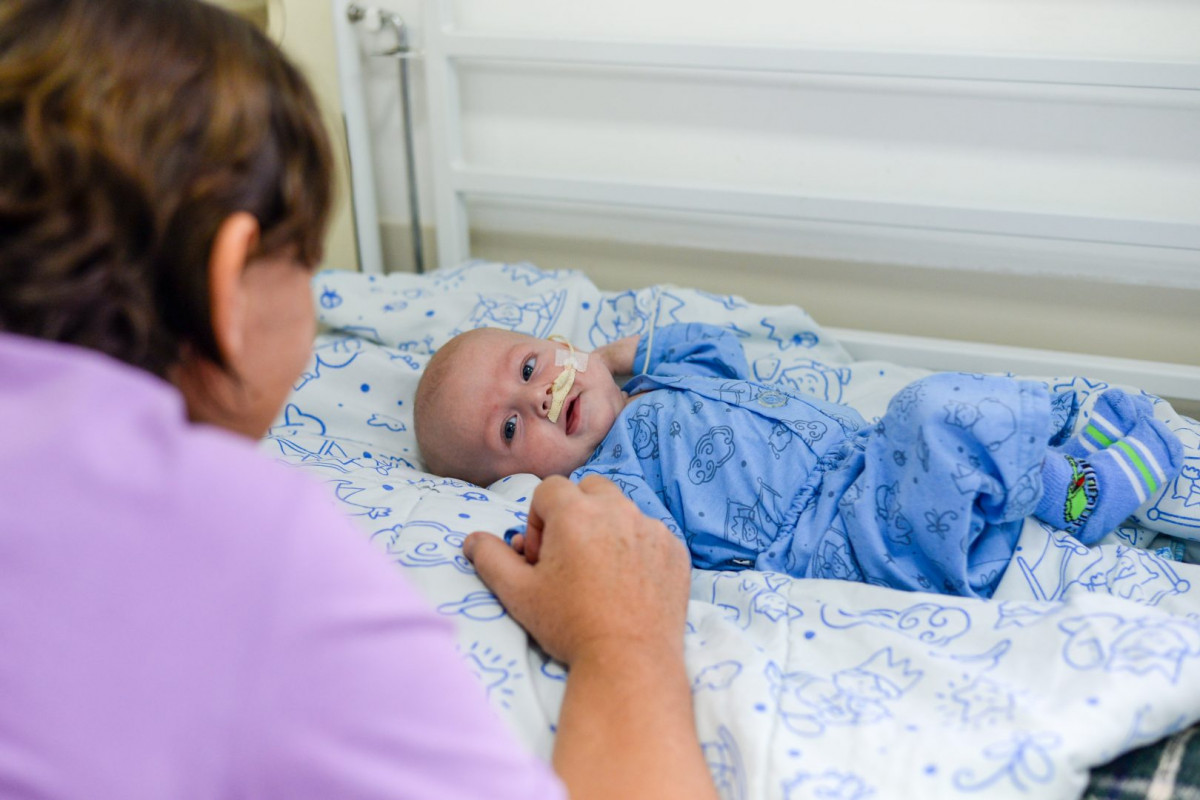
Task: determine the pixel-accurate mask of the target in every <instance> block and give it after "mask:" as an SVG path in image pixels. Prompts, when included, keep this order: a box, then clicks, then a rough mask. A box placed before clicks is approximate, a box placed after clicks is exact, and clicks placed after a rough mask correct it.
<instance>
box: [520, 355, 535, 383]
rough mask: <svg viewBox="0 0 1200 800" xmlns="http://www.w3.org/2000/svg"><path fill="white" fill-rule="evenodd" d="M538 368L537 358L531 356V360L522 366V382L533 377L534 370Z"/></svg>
mask: <svg viewBox="0 0 1200 800" xmlns="http://www.w3.org/2000/svg"><path fill="white" fill-rule="evenodd" d="M536 366H537V356H530V357H529V360H528V361H526V362H525V363H524V364H522V365H521V380H523V381H527V380H529V379H530V378H532V377H533V368H534V367H536Z"/></svg>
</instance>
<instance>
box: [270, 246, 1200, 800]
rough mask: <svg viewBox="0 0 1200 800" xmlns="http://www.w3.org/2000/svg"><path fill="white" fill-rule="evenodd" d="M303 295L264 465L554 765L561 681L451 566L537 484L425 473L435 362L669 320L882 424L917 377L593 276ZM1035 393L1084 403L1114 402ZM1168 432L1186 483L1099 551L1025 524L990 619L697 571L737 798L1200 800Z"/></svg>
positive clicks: (961, 604)
mask: <svg viewBox="0 0 1200 800" xmlns="http://www.w3.org/2000/svg"><path fill="white" fill-rule="evenodd" d="M313 290H314V296H315V298H316V302H317V306H318V311H319V313H320V318H321V322H322V324H323V330H322V333H321V334H320V335H319V337H318V340H317V343H316V349H315V354H314V358H313V360H312V362H311V363H310V365H309V367H308V369H307V370H306V372H305V373H304V375H303V376H302V377H301V379H300V380H299V382H298V383H297V385H296V387H295V390H294V392H293V394H292V396H291V397H290V398H289V401H288V403H287V405H286V407H285V409H284V410H283V412H282V413H281V415H280V417H279V418H278V419H277V420H276V423H275V425H274V427H273V428H272V430H271V432H270V434H269V436H268V437H267V438H266V439H265V440H264V441H263V443H262V446H263V448H264V449H265V450H266V451H267V452H269V453H271V454H272V455H273V456H274V457H276V458H278V459H279V460H281V461H283V462H284V463H286V464H289V465H294V466H295V467H297V468H300V469H304V470H307V471H309V472H311V473H312V474H313V475H314V476H316V477H317V478H318V479H319V480H321V481H323V482H324V483H325V485H326V486H327V487H328V489H329V492H330V496H331V498H335V499H336V502H337V503H338V504H339V505H340V506H341V507H342V508H343V509H344V510H345V511H346V512H347V513H348V514H350V515H352V516H354V517H355V518H356V519H358V520H359V521H360V522H361V523H362V530H363V533H364V535H365V536H368V537H370V540H371V541H372V542H374V543H375V544H376V545H377V546H378V547H379V548H380V550H381V551H382V552H384V553H386V554H387V556H388V557H389V558H390V559H392V560H393V561H394V562H395V564H396V565H397V567H398V568H399V569H401V570H403V571H404V573H405V575H406V577H408V578H409V579H410V580H411V581H412V582H413V583H414V584H415V585H417V586H418V587H419V588H420V589H421V590H422V591H423V592H424V594H425V595H426V596H427V597H428V598H429V601H430V603H431V605H432V606H433V607H434V608H436V610H437V612H438V613H440V614H443V615H446V616H448V617H450V618H452V619H453V620H454V621H455V622H456V625H457V630H458V642H459V648H460V650H461V653H462V656H463V658H464V659H465V660H466V662H467V663H468V664H469V665H470V667H471V668H472V669H473V671H474V672H475V673H476V674H477V675H478V677H479V680H480V681H481V682H482V684H483V685H484V686H485V687H486V689H487V693H488V696H489V698H490V699H491V701H492V703H493V704H494V705H495V707H496V708H497V709H498V710H499V711H500V712H501V713H502V715H503V716H504V717H505V718H506V719H507V720H508V722H509V723H510V724H511V726H512V727H513V729H514V730H515V731H516V732H517V733H518V735H519V736H520V737H521V738H522V739H523V740H524V741H525V742H526V743H527V744H528V745H529V746H530V747H531V748H532V749H534V750H535V751H536V752H538V753H540V754H542V755H545V756H547V757H548V756H549V753H550V750H551V747H552V745H553V737H554V725H555V720H556V718H557V712H558V708H559V705H560V703H561V699H562V688H563V681H564V677H565V673H564V669H563V667H562V665H561V664H558V663H556V662H554V661H552V660H549V659H548V658H547V657H546V656H545V655H544V654H543V653H542V652H541V651H540V650H539V649H538V648H537V647H536V646H534V645H532V644H531V642H530V641H529V640H528V637H527V636H526V635H525V634H524V632H523V631H522V630H521V629H520V628H519V627H518V626H517V625H516V624H515V623H514V622H513V621H512V620H511V619H510V618H509V617H508V616H507V614H506V613H505V610H504V609H503V607H502V606H500V604H499V603H498V602H497V601H496V599H495V597H494V596H492V594H491V593H490V592H488V591H487V590H486V589H485V588H484V586H483V584H482V583H481V582H480V581H479V579H478V578H477V577H476V575H475V574H474V571H473V570H472V568H471V566H470V564H469V563H468V562H467V560H466V559H465V558H464V557H463V555H462V552H461V543H462V540H463V538H464V537H465V536H466V534H468V533H470V532H471V531H473V530H480V529H482V530H491V531H495V532H500V531H503V530H504V529H506V528H508V527H511V526H512V524H513V523H514V522H516V521H521V520H523V519H524V516H525V513H526V510H527V508H528V499H529V496H530V492H531V491H532V490H533V488H534V486H536V483H537V480H536V479H535V478H533V477H532V476H527V475H525V476H513V477H511V478H508V479H505V480H503V481H501V482H499V483H497V484H496V485H494V486H492V487H488V488H486V489H483V488H479V487H476V486H471V485H468V484H464V483H461V482H458V481H453V480H447V479H442V478H438V477H435V476H433V475H430V474H428V473H425V472H423V471H422V469H421V467H422V464H421V460H420V457H419V454H418V452H417V449H416V443H415V438H414V436H413V432H412V415H411V408H412V398H413V395H414V391H415V387H416V382H417V379H418V377H419V375H420V371H421V369H422V368H423V366H424V364H425V363H426V361H427V360H428V357H429V355H430V354H431V353H432V352H433V351H434V350H435V349H436V348H437V347H439V346H440V345H441V344H443V343H444V342H445V341H447V340H448V339H449V338H450V337H451V336H452V335H453V334H455V333H457V332H459V331H461V330H465V329H467V328H473V327H478V326H483V325H489V326H498V327H505V328H509V329H513V330H519V331H522V332H525V333H530V334H533V335H535V336H548V335H550V334H552V333H558V334H562V335H564V336H566V337H568V338H569V339H570V340H571V341H573V342H574V343H575V344H576V346H577V347H583V348H591V347H596V346H598V345H601V344H604V343H606V342H609V341H612V340H614V339H616V338H619V337H621V336H626V335H629V334H634V333H640V332H641V331H643V330H644V329H645V327H646V326H647V325H648V324H650V320H651V319H652V318H653V317H654V316H655V315H656V314H657V319H658V322H659V323H660V324H661V323H665V322H672V321H680V322H688V321H705V322H713V323H716V324H719V325H723V326H725V327H727V328H729V329H730V330H733V331H734V332H736V333H737V334H738V335H739V336H740V337H741V339H742V342H743V345H744V348H745V350H746V354H747V360H748V361H749V363H750V364H751V366H752V369H753V371H754V374H755V375H756V376H757V378H758V379H759V380H761V381H764V382H769V383H776V384H779V385H785V386H788V387H790V388H792V389H794V390H801V391H806V392H810V393H813V394H815V395H818V396H820V397H824V398H826V399H828V400H832V401H835V402H841V403H846V404H849V405H852V406H854V407H855V408H857V409H858V410H859V411H860V412H861V413H862V414H863V415H864V416H865V417H867V418H868V419H871V418H874V417H878V416H879V415H880V414H882V412H883V410H884V408H885V407H886V404H887V402H888V400H889V399H890V397H891V396H892V395H893V394H894V393H895V392H896V391H897V390H898V389H899V388H901V387H902V386H904V385H905V384H907V383H908V382H909V381H911V380H913V379H915V378H916V377H919V376H920V375H922V374H925V373H924V371H923V370H920V369H915V368H911V367H905V366H902V365H895V364H886V363H880V362H856V361H854V360H853V359H852V358H851V357H850V355H849V354H848V353H847V352H846V351H845V349H844V348H843V347H842V346H841V345H839V344H838V343H837V341H836V340H835V339H834V338H833V337H831V336H830V335H828V334H827V333H826V332H825V331H823V330H822V329H821V327H820V326H819V325H817V324H816V322H814V321H813V320H812V319H811V317H809V316H808V315H807V314H806V313H805V312H803V311H802V310H801V309H799V308H796V307H794V306H767V305H760V304H754V303H749V302H747V301H745V300H742V299H740V298H738V297H736V296H733V295H714V294H711V293H706V292H701V291H696V290H691V289H683V288H677V287H668V286H659V287H652V288H648V289H642V290H637V291H625V292H608V291H601V290H599V289H597V288H596V286H595V285H594V284H593V283H591V282H590V281H589V280H588V279H587V278H586V277H585V276H583V275H582V274H580V273H578V272H573V271H557V272H547V271H543V270H539V269H537V268H536V267H534V266H532V265H529V264H498V263H487V262H479V261H476V262H468V263H467V264H464V265H462V266H461V267H458V268H455V269H450V270H441V271H437V272H433V273H430V274H428V275H408V274H397V275H390V276H386V277H385V276H368V275H361V274H357V273H349V272H336V271H331V272H323V273H320V274H318V275H317V276H316V277H315V278H314V281H313ZM1032 377H1042V378H1043V379H1044V380H1046V381H1047V382H1048V383H1051V384H1052V385H1054V386H1056V387H1058V386H1071V387H1073V388H1075V389H1076V390H1077V391H1079V392H1081V393H1082V394H1085V395H1087V396H1088V397H1089V398H1093V397H1094V396H1095V395H1096V393H1098V392H1099V390H1101V389H1103V388H1105V387H1106V384H1104V383H1102V382H1099V381H1093V380H1089V379H1088V378H1087V377H1074V376H1071V377H1061V378H1056V377H1043V376H1032ZM1134 388H1136V387H1134ZM462 411H463V413H464V414H469V413H471V410H470V409H463V410H462ZM1156 414H1157V415H1158V416H1159V417H1160V418H1161V419H1163V420H1165V421H1166V422H1167V424H1168V425H1169V426H1170V427H1172V428H1173V429H1174V430H1176V431H1177V433H1178V434H1179V435H1180V436H1181V438H1182V439H1183V440H1184V443H1185V446H1186V448H1187V459H1188V460H1187V466H1186V468H1185V469H1184V472H1183V474H1182V475H1181V476H1180V477H1179V478H1178V479H1176V480H1175V481H1174V482H1173V483H1172V484H1171V485H1169V486H1167V487H1165V489H1164V491H1163V492H1162V493H1161V494H1160V496H1159V497H1157V498H1156V499H1154V501H1153V502H1152V503H1150V504H1148V506H1147V507H1144V508H1143V509H1142V511H1141V513H1140V514H1139V515H1138V516H1137V518H1136V519H1132V520H1131V521H1130V522H1129V523H1127V525H1126V526H1124V527H1122V528H1121V529H1120V530H1119V531H1117V532H1115V533H1114V534H1113V535H1111V536H1110V537H1109V538H1108V539H1107V540H1106V541H1105V542H1104V543H1103V544H1102V545H1101V546H1099V547H1095V548H1091V549H1089V548H1085V547H1082V546H1080V545H1079V544H1078V543H1077V542H1075V541H1074V540H1073V539H1071V538H1070V537H1068V536H1066V535H1065V534H1062V533H1061V532H1057V531H1054V530H1051V529H1049V528H1047V527H1046V526H1044V525H1041V524H1040V523H1036V522H1027V523H1026V526H1025V529H1024V531H1023V533H1022V539H1021V542H1020V550H1019V551H1018V553H1017V555H1016V557H1015V558H1014V560H1013V563H1012V564H1011V565H1010V567H1009V569H1008V570H1007V572H1006V573H1005V577H1004V579H1003V581H1002V583H1001V586H1000V588H999V590H998V591H997V594H996V596H995V598H993V599H992V600H988V601H981V600H969V599H963V598H954V597H946V596H941V595H926V594H917V593H906V592H899V591H894V590H889V589H882V588H878V587H872V586H866V585H862V584H854V583H846V582H837V581H816V580H810V581H802V580H794V579H791V578H788V577H786V576H782V575H777V574H771V573H755V572H706V571H703V570H696V571H694V573H693V582H692V597H691V603H690V606H689V613H688V625H687V631H686V634H685V636H686V639H685V644H686V653H687V659H688V668H689V673H690V675H691V677H692V681H693V684H692V686H693V692H694V700H695V708H696V718H697V725H698V729H699V732H700V736H701V741H702V743H703V746H704V752H705V755H706V757H707V759H708V763H709V765H710V768H711V770H712V775H713V778H714V780H715V781H716V783H717V785H718V787H719V788H720V791H721V795H722V796H723V797H724V798H726V800H743V798H759V797H771V798H775V797H783V798H793V799H794V800H799V798H841V799H843V800H851V799H852V798H868V797H874V798H894V797H914V798H918V797H919V798H941V797H945V798H950V797H964V796H975V797H987V798H1010V797H1011V798H1016V797H1036V798H1075V797H1080V796H1082V795H1083V793H1084V792H1085V790H1086V791H1088V792H1090V794H1089V795H1088V796H1090V797H1120V798H1127V797H1130V798H1131V797H1141V796H1144V795H1143V794H1139V793H1138V792H1139V791H1141V788H1139V787H1149V786H1150V785H1151V783H1153V781H1155V780H1158V781H1160V783H1161V781H1163V780H1166V778H1164V777H1162V775H1161V774H1160V773H1161V764H1160V761H1162V760H1163V759H1170V763H1171V764H1176V763H1178V764H1181V765H1183V766H1184V767H1186V769H1182V768H1181V769H1175V770H1174V772H1172V773H1171V777H1170V780H1171V781H1173V782H1180V781H1189V782H1190V785H1194V784H1196V783H1198V782H1200V781H1198V779H1197V774H1198V773H1200V769H1198V768H1197V766H1198V764H1200V757H1198V755H1197V753H1195V752H1193V751H1195V750H1196V748H1195V747H1194V746H1192V745H1191V744H1189V743H1190V742H1192V741H1193V740H1191V739H1188V738H1186V737H1187V736H1188V735H1189V734H1190V731H1191V729H1190V728H1189V726H1191V725H1192V724H1193V723H1195V722H1196V721H1197V720H1198V719H1200V568H1198V567H1196V566H1195V565H1193V564H1192V563H1189V562H1190V561H1191V560H1195V558H1194V557H1195V556H1196V554H1197V553H1198V552H1200V547H1198V546H1197V541H1196V540H1198V539H1200V424H1197V423H1196V422H1195V421H1194V420H1190V419H1187V418H1185V417H1181V416H1179V415H1178V414H1176V413H1175V412H1174V411H1173V410H1172V409H1171V408H1170V406H1169V405H1168V404H1166V403H1163V402H1161V401H1160V402H1158V404H1157V405H1156ZM1180 731H1183V734H1181V735H1177V736H1176V737H1175V738H1173V739H1168V740H1167V742H1168V744H1166V745H1159V746H1158V747H1157V749H1155V748H1150V749H1146V750H1137V748H1139V747H1142V746H1144V745H1148V744H1150V743H1152V742H1155V741H1157V740H1160V739H1162V738H1163V737H1165V736H1168V735H1171V734H1177V733H1178V732H1180ZM1164 748H1165V751H1164ZM1172 748H1174V749H1172ZM1131 751H1136V752H1132V753H1131ZM1125 753H1130V755H1128V756H1125V757H1124V758H1121V756H1122V754H1125ZM1185 756H1186V758H1185ZM1114 759H1115V760H1114ZM1106 762H1111V763H1107V764H1106ZM1098 765H1105V766H1104V767H1103V768H1102V769H1099V770H1097V772H1096V776H1095V778H1094V779H1093V783H1092V785H1091V788H1090V789H1089V788H1088V776H1089V770H1090V769H1092V768H1093V767H1097V766H1098ZM1189 770H1190V771H1189ZM1171 785H1172V786H1175V785H1176V783H1172V784H1171ZM1178 785H1179V786H1182V785H1183V784H1182V783H1178ZM1163 796H1169V795H1163Z"/></svg>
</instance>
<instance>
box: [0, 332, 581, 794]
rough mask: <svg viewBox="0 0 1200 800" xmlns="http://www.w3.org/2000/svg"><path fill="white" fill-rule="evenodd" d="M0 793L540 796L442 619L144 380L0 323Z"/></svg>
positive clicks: (332, 517)
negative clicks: (1, 329) (2, 328)
mask: <svg viewBox="0 0 1200 800" xmlns="http://www.w3.org/2000/svg"><path fill="white" fill-rule="evenodd" d="M0 421H2V424H3V426H4V433H3V434H2V435H0V443H2V445H0V795H3V796H4V797H15V798H23V797H30V798H32V797H39V798H41V797H55V798H89V800H100V799H103V798H122V800H136V799H137V798H154V800H164V799H165V798H171V799H172V800H187V799H189V798H197V799H199V798H204V800H210V799H211V798H218V797H225V798H253V797H261V798H288V800H307V798H321V800H327V799H328V798H400V797H404V798H438V800H452V799H454V798H467V797H472V798H483V797H486V798H518V797H520V798H539V799H540V798H553V797H562V796H563V792H562V789H561V787H560V785H559V783H558V781H557V779H556V778H555V777H554V776H553V774H552V773H551V772H550V771H549V769H548V768H547V767H546V766H545V765H543V764H542V763H540V762H539V761H537V760H536V759H535V758H533V757H532V756H531V755H529V754H528V753H526V751H524V750H523V749H522V748H521V747H520V746H519V745H518V744H517V743H516V742H515V741H514V739H513V737H512V735H511V734H510V733H509V732H508V731H507V730H506V729H505V727H504V725H503V723H502V722H501V720H500V719H499V718H498V717H497V716H496V715H495V714H494V713H493V712H492V711H491V710H490V709H489V708H488V707H487V705H486V702H485V699H484V694H483V689H482V688H481V687H480V686H479V685H478V683H477V681H475V679H474V678H473V677H472V676H471V675H470V674H469V673H468V671H467V669H466V667H465V665H463V664H462V663H461V661H460V660H459V657H458V656H457V654H456V653H455V651H454V646H453V642H452V634H451V630H450V628H449V627H448V624H447V623H445V622H443V621H442V620H440V619H439V618H437V617H436V616H435V615H433V614H431V612H430V611H429V610H428V609H427V608H426V605H425V603H424V602H423V601H422V599H421V598H419V597H418V596H417V595H416V594H415V593H414V592H413V590H411V589H410V588H409V587H408V586H407V585H406V584H405V583H404V582H403V580H402V577H401V576H400V575H399V574H398V573H396V572H395V570H394V568H392V567H391V566H390V565H388V564H387V563H386V562H385V560H384V559H383V558H382V557H380V556H379V555H378V554H377V553H376V552H374V551H373V550H372V549H371V548H370V547H369V545H368V544H367V543H366V542H365V541H364V540H363V537H362V536H361V535H360V534H359V533H358V532H357V531H356V530H355V529H354V528H353V527H352V526H351V525H350V523H348V522H347V521H346V520H345V519H343V518H342V517H341V516H340V515H339V514H338V513H337V511H336V510H335V509H334V508H332V507H331V505H330V504H329V501H328V500H327V499H326V498H325V497H324V495H323V493H322V492H321V491H320V490H319V488H317V487H315V486H313V485H312V484H310V483H309V482H308V480H307V479H306V478H305V477H304V476H303V475H300V474H297V473H294V472H291V471H289V470H287V469H285V468H283V467H281V466H279V465H277V464H273V463H271V462H269V461H268V460H267V459H265V458H263V457H262V456H261V455H260V454H259V453H257V452H256V451H255V449H254V445H253V443H252V442H247V441H242V440H240V439H238V438H236V437H233V436H231V435H228V434H225V433H223V432H221V431H217V430H215V429H211V428H203V427H199V426H193V425H190V424H188V423H187V422H186V420H185V416H184V408H183V405H182V401H181V399H180V397H179V395H178V393H177V392H176V391H175V390H174V389H173V388H172V387H171V386H170V385H168V384H166V383H165V382H163V381H160V380H158V379H157V378H154V377H153V376H150V375H148V374H145V373H143V372H141V371H139V370H135V369H132V368H130V367H126V366H124V365H122V364H119V363H117V362H115V361H113V360H111V359H108V358H106V357H104V356H101V355H98V354H95V353H92V352H90V351H86V350H82V349H78V348H73V347H67V346H63V345H55V344H49V343H45V342H40V341H36V340H30V339H26V338H22V337H16V336H12V335H5V334H0Z"/></svg>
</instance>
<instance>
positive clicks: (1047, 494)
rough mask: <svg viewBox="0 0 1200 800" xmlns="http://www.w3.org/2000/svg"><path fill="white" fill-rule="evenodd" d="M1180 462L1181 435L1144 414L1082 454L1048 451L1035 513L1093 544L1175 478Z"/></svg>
mask: <svg viewBox="0 0 1200 800" xmlns="http://www.w3.org/2000/svg"><path fill="white" fill-rule="evenodd" d="M1182 466H1183V445H1182V444H1181V443H1180V442H1179V438H1178V437H1177V436H1175V434H1173V433H1171V431H1170V429H1168V428H1167V426H1166V425H1164V424H1163V423H1162V422H1160V421H1158V420H1156V419H1154V418H1153V417H1146V418H1143V419H1141V420H1139V421H1138V422H1137V424H1135V425H1134V426H1133V428H1132V429H1131V430H1130V431H1129V433H1127V434H1125V435H1124V436H1122V437H1120V438H1118V439H1116V440H1114V441H1112V442H1111V443H1110V444H1109V445H1108V446H1107V447H1105V448H1104V449H1102V450H1098V451H1096V452H1094V453H1091V454H1090V455H1088V456H1087V457H1086V458H1077V457H1075V456H1072V455H1070V454H1069V453H1064V452H1062V451H1055V450H1051V451H1050V452H1049V453H1047V454H1046V459H1045V460H1044V461H1043V462H1042V497H1041V499H1040V500H1039V501H1038V505H1037V509H1036V510H1035V511H1034V512H1033V515H1034V516H1035V517H1037V518H1038V519H1040V520H1042V521H1043V522H1046V523H1048V524H1050V525H1053V526H1054V527H1056V528H1059V529H1061V530H1064V531H1067V532H1068V533H1071V534H1072V535H1074V536H1075V538H1077V539H1079V541H1081V542H1083V543H1084V544H1087V545H1091V544H1095V543H1096V542H1098V541H1099V540H1100V539H1101V538H1102V537H1103V536H1104V535H1105V534H1106V533H1108V532H1110V531H1112V530H1114V529H1115V528H1116V527H1117V526H1118V525H1120V524H1121V523H1122V522H1124V521H1125V519H1126V518H1127V517H1128V516H1129V515H1130V514H1132V513H1133V512H1134V511H1136V510H1137V509H1138V508H1139V507H1141V506H1142V504H1144V503H1145V502H1146V501H1147V500H1149V499H1150V498H1151V497H1152V496H1154V495H1155V494H1157V493H1158V491H1159V489H1160V488H1161V487H1162V486H1163V485H1165V484H1166V483H1168V482H1169V481H1172V480H1174V479H1175V477H1176V476H1177V475H1178V474H1179V470H1180V468H1181V467H1182Z"/></svg>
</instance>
